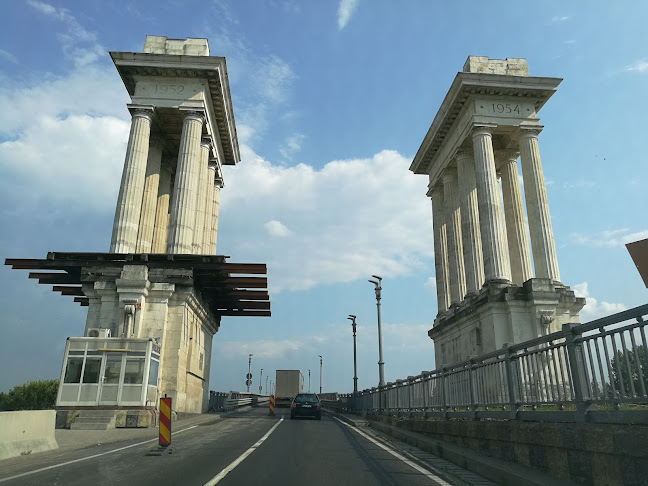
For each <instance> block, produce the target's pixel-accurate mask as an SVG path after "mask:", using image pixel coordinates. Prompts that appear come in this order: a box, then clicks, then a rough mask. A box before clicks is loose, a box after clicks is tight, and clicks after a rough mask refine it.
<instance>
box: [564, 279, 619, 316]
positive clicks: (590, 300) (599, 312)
mask: <svg viewBox="0 0 648 486" xmlns="http://www.w3.org/2000/svg"><path fill="white" fill-rule="evenodd" d="M572 288H573V290H574V293H575V294H576V297H584V298H585V302H586V304H585V307H583V310H581V311H580V319H581V322H589V321H593V320H594V319H598V318H599V317H605V316H609V315H611V314H616V313H617V312H621V311H623V310H625V309H626V306H625V305H623V304H614V303H610V302H599V301H598V300H596V299H595V298H594V297H591V296H590V294H589V289H588V284H587V282H583V283H580V284H577V285H574V286H573V287H572Z"/></svg>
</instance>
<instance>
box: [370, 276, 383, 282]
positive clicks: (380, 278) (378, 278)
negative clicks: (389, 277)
mask: <svg viewBox="0 0 648 486" xmlns="http://www.w3.org/2000/svg"><path fill="white" fill-rule="evenodd" d="M372 277H373V278H375V279H376V280H378V281H379V282H380V281H381V280H382V277H379V276H378V275H372Z"/></svg>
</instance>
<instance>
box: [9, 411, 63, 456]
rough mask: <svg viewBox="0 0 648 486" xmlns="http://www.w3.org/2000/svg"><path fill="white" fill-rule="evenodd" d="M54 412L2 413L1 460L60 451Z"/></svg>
mask: <svg viewBox="0 0 648 486" xmlns="http://www.w3.org/2000/svg"><path fill="white" fill-rule="evenodd" d="M55 422H56V411H54V410H25V411H21V412H0V460H2V459H8V458H10V457H15V456H26V455H27V454H32V453H35V452H43V451H49V450H50V449H58V444H57V443H56V439H55V438H54V424H55Z"/></svg>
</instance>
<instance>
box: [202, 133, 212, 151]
mask: <svg viewBox="0 0 648 486" xmlns="http://www.w3.org/2000/svg"><path fill="white" fill-rule="evenodd" d="M200 147H201V148H207V149H209V150H210V151H211V148H212V139H211V137H209V136H207V137H202V138H201V139H200Z"/></svg>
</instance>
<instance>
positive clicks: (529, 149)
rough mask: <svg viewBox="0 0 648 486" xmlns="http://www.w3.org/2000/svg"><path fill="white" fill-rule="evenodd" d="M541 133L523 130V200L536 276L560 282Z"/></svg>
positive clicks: (535, 130)
mask: <svg viewBox="0 0 648 486" xmlns="http://www.w3.org/2000/svg"><path fill="white" fill-rule="evenodd" d="M541 130H542V127H539V126H536V127H528V128H527V127H520V161H521V162H522V179H523V180H524V199H525V200H526V210H527V216H528V218H529V233H530V234H531V249H532V251H533V265H534V267H535V276H536V277H537V278H550V279H552V280H554V281H555V282H560V271H559V270H558V258H557V257H556V246H555V243H554V237H553V229H552V227H551V217H550V215H549V203H548V201H547V189H546V188H545V183H544V176H543V175H542V164H541V163H540V151H539V150H538V134H539V133H540V131H541Z"/></svg>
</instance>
